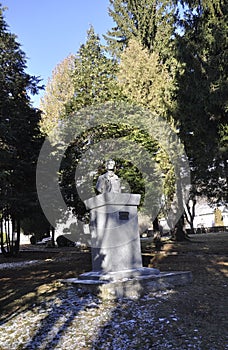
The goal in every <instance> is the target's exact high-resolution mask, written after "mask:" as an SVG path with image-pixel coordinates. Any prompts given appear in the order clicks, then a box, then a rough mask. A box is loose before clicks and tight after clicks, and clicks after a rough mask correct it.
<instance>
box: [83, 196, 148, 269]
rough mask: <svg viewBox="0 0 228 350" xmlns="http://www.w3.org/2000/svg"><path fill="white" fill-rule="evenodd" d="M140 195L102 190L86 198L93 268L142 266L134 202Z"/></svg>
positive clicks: (136, 201) (136, 202) (138, 199)
mask: <svg viewBox="0 0 228 350" xmlns="http://www.w3.org/2000/svg"><path fill="white" fill-rule="evenodd" d="M139 201H140V195H138V194H130V193H114V192H109V193H103V194H100V195H98V196H96V197H92V198H90V199H88V200H87V201H85V204H86V206H87V207H88V208H90V233H91V253H92V266H93V271H101V272H103V273H107V272H112V271H121V270H129V269H136V268H140V267H142V257H141V247H140V237H139V231H138V213H137V205H138V204H139Z"/></svg>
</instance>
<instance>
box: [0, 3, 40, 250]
mask: <svg viewBox="0 0 228 350" xmlns="http://www.w3.org/2000/svg"><path fill="white" fill-rule="evenodd" d="M0 67H1V69H0V159H1V163H0V179H1V181H0V215H1V246H2V247H1V248H2V251H3V253H4V252H5V254H8V255H12V254H15V253H17V252H18V250H19V237H20V221H21V219H22V218H24V217H25V216H26V215H29V212H30V210H31V208H33V207H34V206H35V205H36V201H37V197H36V188H35V166H36V159H37V156H38V152H39V147H40V145H41V141H42V138H41V136H40V132H39V128H38V122H39V120H40V113H39V111H37V110H36V109H34V108H32V106H31V104H30V97H29V92H31V93H33V94H34V93H37V91H38V83H39V79H37V78H35V77H32V76H30V75H29V74H27V73H26V72H25V69H26V58H25V54H24V52H23V51H22V50H21V49H20V45H19V44H18V42H17V41H16V36H15V35H13V34H11V33H10V32H9V31H8V26H7V24H6V22H5V20H4V16H3V8H2V7H1V5H0ZM10 226H11V227H10ZM15 231H16V232H17V235H16V237H13V234H14V233H15ZM14 239H15V241H14Z"/></svg>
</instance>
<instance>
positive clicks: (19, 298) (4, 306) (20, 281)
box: [0, 253, 91, 325]
mask: <svg viewBox="0 0 228 350" xmlns="http://www.w3.org/2000/svg"><path fill="white" fill-rule="evenodd" d="M74 255H75V254H74ZM90 260H91V259H90V256H89V255H88V254H87V253H86V254H84V253H82V254H77V255H75V257H74V259H72V261H70V260H69V261H68V260H66V261H62V262H60V261H55V260H54V259H53V261H49V262H45V261H42V263H41V264H39V265H33V266H30V267H26V268H21V269H9V270H8V269H7V270H0V281H1V290H0V325H3V324H4V323H5V322H7V321H9V320H10V319H13V318H14V317H16V316H17V315H19V314H20V313H22V312H25V311H26V310H30V309H31V307H32V305H37V304H40V303H42V301H43V300H44V299H45V298H47V297H48V298H49V299H50V298H51V297H52V295H55V293H56V292H57V290H58V288H59V287H58V283H56V281H58V280H59V279H61V278H70V277H75V276H77V275H78V274H80V273H82V272H84V271H85V269H89V267H90V266H91V261H90Z"/></svg>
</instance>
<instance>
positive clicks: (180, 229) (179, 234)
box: [173, 215, 186, 242]
mask: <svg viewBox="0 0 228 350" xmlns="http://www.w3.org/2000/svg"><path fill="white" fill-rule="evenodd" d="M173 238H174V240H175V241H179V242H181V241H184V240H185V239H186V233H185V231H184V215H182V216H181V217H180V219H179V220H178V222H177V224H176V226H175V229H174V233H173Z"/></svg>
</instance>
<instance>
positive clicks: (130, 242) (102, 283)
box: [63, 192, 192, 298]
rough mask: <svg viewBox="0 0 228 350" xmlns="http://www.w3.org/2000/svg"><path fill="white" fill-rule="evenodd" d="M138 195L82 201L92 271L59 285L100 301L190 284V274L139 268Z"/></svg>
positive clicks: (112, 194) (99, 196)
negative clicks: (93, 295) (87, 220)
mask: <svg viewBox="0 0 228 350" xmlns="http://www.w3.org/2000/svg"><path fill="white" fill-rule="evenodd" d="M139 202H140V195H139V194H130V193H116V192H106V193H103V194H100V195H98V196H96V197H92V198H90V199H88V200H86V201H85V205H86V207H87V208H88V209H89V210H90V233H91V254H92V271H91V272H86V273H83V274H81V275H80V276H79V278H71V279H67V280H64V281H63V282H66V283H71V284H74V285H76V286H77V287H78V288H80V289H81V290H83V291H84V292H92V293H96V294H99V295H100V296H101V297H104V298H113V297H114V298H115V297H118V298H120V297H139V296H141V295H143V294H144V293H146V292H149V291H152V290H158V289H164V288H168V287H172V286H174V285H182V284H185V283H189V282H191V279H192V275H191V272H189V271H187V272H168V273H160V271H159V270H158V269H153V268H146V267H143V266H142V255H141V246H140V235H139V230H138V214H137V207H138V205H139Z"/></svg>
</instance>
